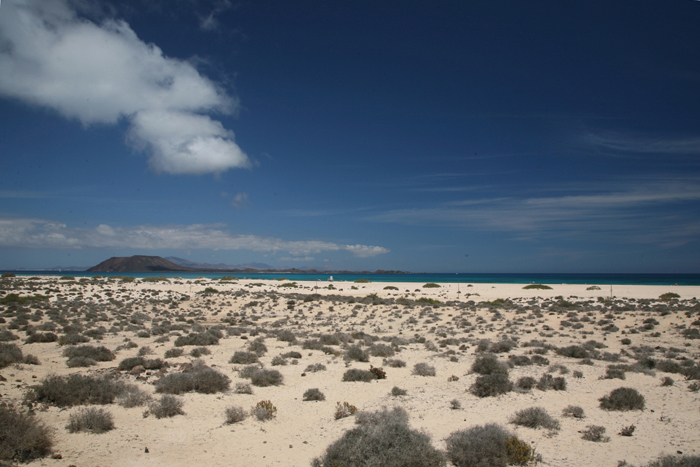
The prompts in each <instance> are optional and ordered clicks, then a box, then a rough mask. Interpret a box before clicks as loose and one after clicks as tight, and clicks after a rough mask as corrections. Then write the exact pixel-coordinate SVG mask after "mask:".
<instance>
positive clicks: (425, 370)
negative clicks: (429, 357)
mask: <svg viewBox="0 0 700 467" xmlns="http://www.w3.org/2000/svg"><path fill="white" fill-rule="evenodd" d="M411 374H413V375H418V376H435V367H434V366H431V365H428V364H427V363H425V362H423V363H416V364H415V365H413V372H412V373H411Z"/></svg>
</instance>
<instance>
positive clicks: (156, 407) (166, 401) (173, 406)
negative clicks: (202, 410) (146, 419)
mask: <svg viewBox="0 0 700 467" xmlns="http://www.w3.org/2000/svg"><path fill="white" fill-rule="evenodd" d="M184 405H185V403H184V402H183V401H182V399H180V398H179V397H177V396H173V395H171V394H165V395H163V396H161V397H160V399H158V400H157V401H154V402H151V404H149V406H148V411H149V413H151V414H153V415H154V416H155V417H156V418H159V419H160V418H169V417H174V416H176V415H185V412H184V410H182V407H183V406H184Z"/></svg>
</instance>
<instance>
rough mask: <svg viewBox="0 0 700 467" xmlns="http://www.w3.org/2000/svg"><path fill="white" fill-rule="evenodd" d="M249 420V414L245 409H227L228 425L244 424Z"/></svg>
mask: <svg viewBox="0 0 700 467" xmlns="http://www.w3.org/2000/svg"><path fill="white" fill-rule="evenodd" d="M246 418H248V412H246V411H245V409H243V407H227V408H226V424H227V425H231V424H233V423H238V422H242V421H243V420H245V419H246Z"/></svg>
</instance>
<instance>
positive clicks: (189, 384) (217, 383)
mask: <svg viewBox="0 0 700 467" xmlns="http://www.w3.org/2000/svg"><path fill="white" fill-rule="evenodd" d="M230 384H231V379H230V378H229V377H228V376H226V375H224V374H222V373H219V372H218V371H216V370H214V369H212V368H209V367H208V366H206V365H204V364H197V365H193V366H192V367H191V368H188V369H186V370H185V371H183V372H182V373H170V374H168V375H165V376H163V377H162V378H160V379H159V380H158V381H156V382H155V386H156V392H158V393H165V394H182V393H185V392H192V391H194V392H199V393H202V394H214V393H217V392H223V391H226V390H227V389H228V388H229V385H230Z"/></svg>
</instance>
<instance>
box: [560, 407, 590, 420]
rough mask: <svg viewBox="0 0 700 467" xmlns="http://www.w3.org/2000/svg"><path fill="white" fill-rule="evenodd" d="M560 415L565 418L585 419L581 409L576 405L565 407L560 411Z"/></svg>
mask: <svg viewBox="0 0 700 467" xmlns="http://www.w3.org/2000/svg"><path fill="white" fill-rule="evenodd" d="M562 415H564V416H565V417H573V418H586V415H585V414H584V412H583V409H582V408H581V407H579V406H577V405H567V406H566V407H565V408H564V410H562Z"/></svg>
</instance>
